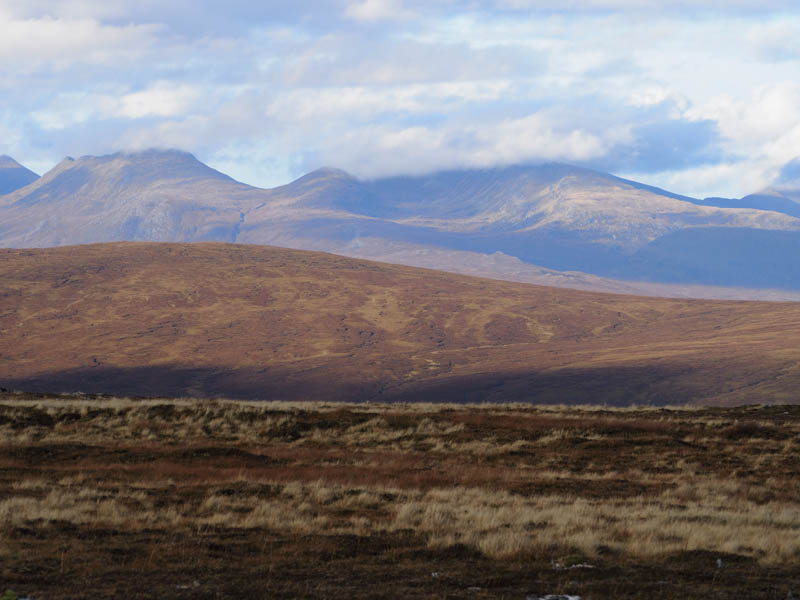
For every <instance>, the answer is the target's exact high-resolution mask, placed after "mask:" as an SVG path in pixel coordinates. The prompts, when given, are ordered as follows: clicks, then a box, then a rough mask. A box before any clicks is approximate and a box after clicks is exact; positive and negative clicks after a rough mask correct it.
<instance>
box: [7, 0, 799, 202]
mask: <svg viewBox="0 0 800 600" xmlns="http://www.w3.org/2000/svg"><path fill="white" fill-rule="evenodd" d="M798 75H800V3H797V2H796V1H794V0H792V1H788V0H761V1H760V2H749V1H748V2H746V1H744V0H725V1H722V0H697V1H688V0H684V1H681V0H675V1H671V2H653V1H650V0H585V1H581V0H572V1H570V0H560V1H556V0H463V1H462V0H409V1H403V0H317V1H313V2H311V1H305V0H296V1H294V2H288V1H280V2H271V1H269V0H266V1H262V2H253V1H252V0H227V1H225V2H204V1H202V0H192V1H189V0H171V1H170V2H164V1H163V0H60V1H57V2H55V1H49V0H0V154H9V155H11V156H12V157H14V158H15V159H17V160H18V161H20V162H22V163H23V164H25V165H26V166H28V167H29V168H31V169H33V170H35V171H37V172H39V173H43V172H45V171H47V170H48V169H49V168H51V167H52V166H53V165H55V164H56V163H57V162H58V161H60V160H61V159H62V158H63V157H65V156H67V155H70V156H76V157H77V156H82V155H86V154H92V155H99V154H107V153H112V152H115V151H120V150H123V151H135V150H138V149H145V148H152V147H158V148H180V149H183V150H187V151H189V152H192V153H194V154H195V156H197V157H198V158H199V159H200V160H202V161H203V162H206V163H207V164H209V165H211V166H212V167H214V168H217V169H219V170H221V171H223V172H225V173H228V174H229V175H231V176H233V177H234V178H236V179H238V180H240V181H243V182H245V183H249V184H252V185H257V186H260V187H273V186H276V185H281V184H284V183H287V182H289V181H290V180H292V179H294V178H296V177H298V176H300V175H302V174H304V173H306V172H308V171H310V170H312V169H315V168H318V167H321V166H331V167H338V168H341V169H344V170H346V171H348V172H350V173H352V174H354V175H356V176H359V177H362V178H374V177H381V176H386V175H395V174H420V173H426V172H431V171H435V170H440V169H455V168H473V167H478V168H485V167H494V166H503V165H510V164H536V163H541V162H549V161H556V162H565V163H570V164H576V165H580V166H586V167H590V168H595V169H599V170H603V171H608V172H611V173H614V174H616V175H620V176H623V177H628V178H631V179H635V180H638V181H641V182H644V183H648V184H651V185H657V186H659V187H663V188H666V189H668V190H670V191H673V192H677V193H681V194H686V195H690V196H695V197H706V196H726V197H740V196H743V195H745V194H748V193H753V192H756V191H758V190H761V189H763V188H764V187H766V186H767V185H769V184H770V183H772V182H773V181H775V180H776V178H778V177H779V174H780V172H781V169H782V168H783V167H784V166H785V165H786V164H787V163H790V162H791V161H792V160H793V159H795V158H797V157H798V156H800V77H798Z"/></svg>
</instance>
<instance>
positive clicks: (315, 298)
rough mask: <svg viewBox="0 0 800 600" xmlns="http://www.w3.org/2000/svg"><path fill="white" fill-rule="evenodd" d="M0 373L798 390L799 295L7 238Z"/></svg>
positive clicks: (318, 395) (235, 387)
mask: <svg viewBox="0 0 800 600" xmlns="http://www.w3.org/2000/svg"><path fill="white" fill-rule="evenodd" d="M0 282H1V283H0V331H2V332H3V344H2V346H1V347H0V386H2V387H3V388H6V389H9V390H25V391H31V392H51V393H52V392H84V393H99V394H113V395H122V396H144V397H197V398H215V397H226V398H238V399H259V400H284V401H309V400H313V401H350V402H365V401H412V400H413V401H431V402H533V403H538V404H546V403H550V404H552V403H557V404H587V403H588V404H607V405H634V404H637V405H677V404H681V405H683V404H687V403H689V404H715V405H739V404H752V403H765V404H771V403H797V402H798V394H797V390H798V389H800V305H798V304H797V303H764V302H728V301H710V300H679V299H658V298H645V297H636V296H623V295H609V294H598V293H590V292H583V291H576V290H567V289H558V288H548V287H541V286H534V285H527V284H518V283H511V282H501V281H496V280H488V279H480V278H474V277H466V276H460V275H454V274H449V273H443V272H437V271H430V270H424V269H418V268H412V267H405V266H397V265H389V264H382V263H376V262H369V261H363V260H357V259H351V258H345V257H341V256H336V255H330V254H323V253H318V252H307V251H297V250H287V249H280V248H271V247H263V246H247V245H232V244H218V243H201V244H161V243H113V244H95V245H84V246H75V247H61V248H49V249H26V250H10V249H5V250H0Z"/></svg>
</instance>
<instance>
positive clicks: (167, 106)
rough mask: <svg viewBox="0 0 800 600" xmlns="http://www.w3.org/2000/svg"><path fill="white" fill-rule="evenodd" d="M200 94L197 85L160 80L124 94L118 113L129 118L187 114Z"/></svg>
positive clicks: (120, 100)
mask: <svg viewBox="0 0 800 600" xmlns="http://www.w3.org/2000/svg"><path fill="white" fill-rule="evenodd" d="M199 95H200V91H199V90H198V89H197V88H196V87H195V86H191V85H187V84H178V85H175V84H172V83H170V82H167V81H159V82H156V83H154V84H153V85H151V86H149V87H148V88H147V89H144V90H142V91H140V92H134V93H132V94H126V95H124V96H122V97H121V98H120V99H119V107H118V111H117V114H118V115H119V116H121V117H127V118H129V119H138V118H141V117H149V116H158V117H174V116H177V115H181V114H185V113H186V111H187V110H188V109H189V108H190V107H191V106H192V104H193V103H194V102H195V100H197V98H198V97H199Z"/></svg>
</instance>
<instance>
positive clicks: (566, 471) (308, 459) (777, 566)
mask: <svg viewBox="0 0 800 600" xmlns="http://www.w3.org/2000/svg"><path fill="white" fill-rule="evenodd" d="M799 416H800V408H798V407H786V406H775V407H744V408H695V409H678V408H673V409H665V408H635V409H609V408H599V407H583V408H578V407H563V406H562V407H557V406H550V407H534V406H529V405H476V406H461V405H422V404H415V405H366V404H359V405H352V404H349V405H342V404H329V405H324V404H320V403H315V404H312V403H303V404H286V403H256V402H241V401H209V400H205V401H203V400H163V399H153V400H129V399H120V398H103V397H89V396H72V397H67V396H62V397H48V396H37V395H29V394H20V393H17V394H3V395H2V397H0V436H2V438H1V439H2V452H0V542H1V543H0V565H1V566H0V569H1V571H0V581H2V585H3V586H4V589H5V588H11V589H13V590H15V591H16V592H17V593H19V594H28V595H30V596H32V597H34V598H37V599H44V598H47V599H51V598H52V599H56V598H110V597H115V598H123V597H124V598H519V599H525V598H539V597H542V596H545V595H546V594H570V595H573V596H580V598H581V599H583V600H589V599H594V598H647V599H653V598H664V599H673V598H674V599H678V598H681V599H683V598H703V599H706V598H731V599H733V598H736V599H739V598H774V599H776V600H777V599H779V600H784V599H785V598H787V597H791V593H792V592H793V593H794V594H797V593H798V590H800V573H799V572H798V569H797V562H798V559H800V519H798V515H799V514H800V512H799V511H800V501H798V497H799V496H798V487H797V481H798V480H797V472H798V466H799V465H798V463H799V462H800V425H798V417H799Z"/></svg>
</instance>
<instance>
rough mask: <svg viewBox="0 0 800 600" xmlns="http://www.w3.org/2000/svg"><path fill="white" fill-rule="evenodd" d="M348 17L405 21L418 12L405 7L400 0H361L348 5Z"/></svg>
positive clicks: (367, 19) (368, 20)
mask: <svg viewBox="0 0 800 600" xmlns="http://www.w3.org/2000/svg"><path fill="white" fill-rule="evenodd" d="M344 14H345V16H346V17H348V18H350V19H354V20H356V21H365V22H375V21H398V20H400V21H405V20H407V19H412V18H414V17H415V16H416V13H415V12H414V11H412V10H409V9H407V8H404V7H403V5H402V3H401V2H398V0H359V1H358V2H353V3H351V4H349V5H348V6H347V8H346V9H345V11H344Z"/></svg>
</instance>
